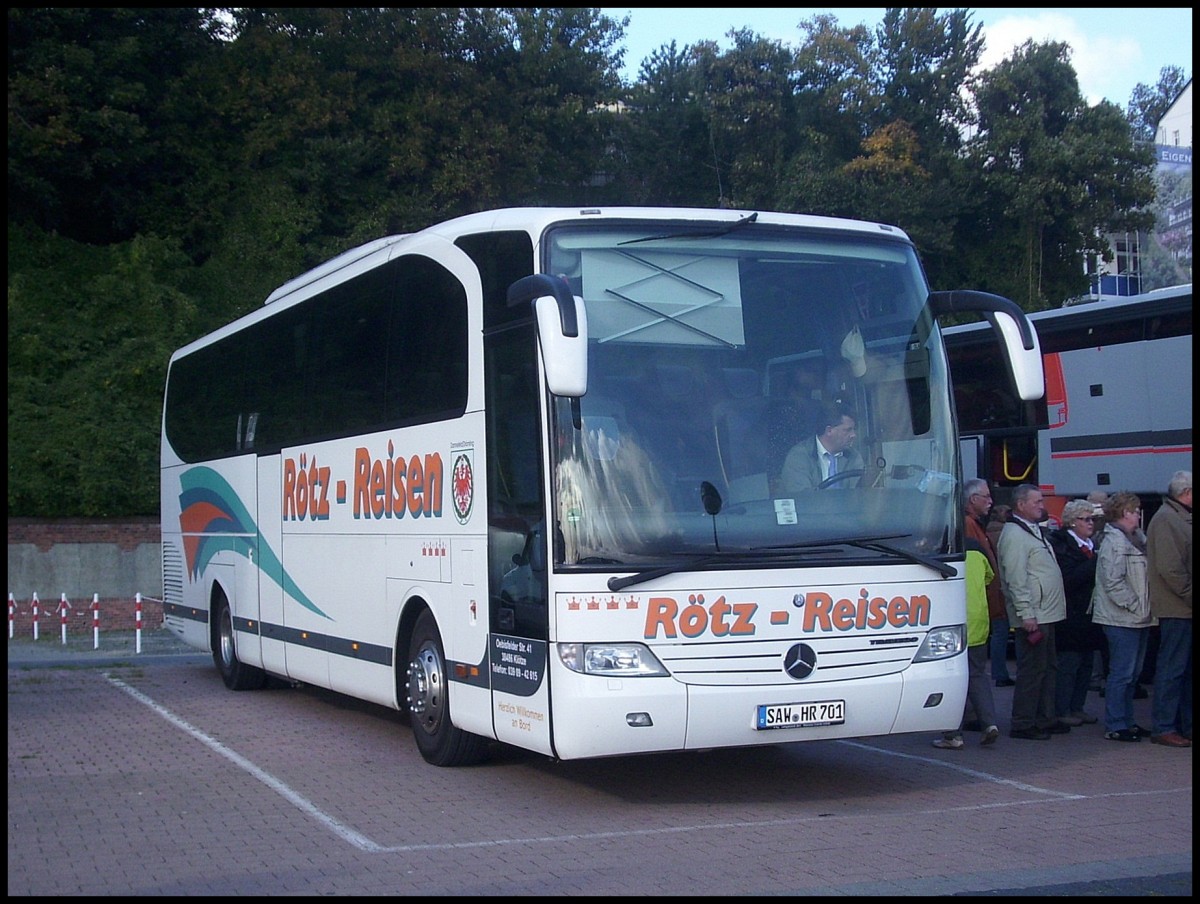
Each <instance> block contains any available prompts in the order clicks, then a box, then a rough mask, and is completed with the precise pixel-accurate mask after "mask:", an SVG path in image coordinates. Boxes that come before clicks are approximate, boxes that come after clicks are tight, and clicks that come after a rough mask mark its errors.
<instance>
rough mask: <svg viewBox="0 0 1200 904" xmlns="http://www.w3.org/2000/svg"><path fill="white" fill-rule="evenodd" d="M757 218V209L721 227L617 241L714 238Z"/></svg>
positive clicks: (632, 243)
mask: <svg viewBox="0 0 1200 904" xmlns="http://www.w3.org/2000/svg"><path fill="white" fill-rule="evenodd" d="M757 219H758V212H757V211H755V212H754V213H751V214H747V215H746V216H744V217H742V218H741V219H740V220H735V221H734V222H732V223H730V224H728V225H726V226H722V227H720V228H719V229H697V230H696V231H694V232H669V233H666V234H664V235H644V236H642V237H641V238H640V239H626V240H625V241H623V242H617V245H618V246H621V245H636V244H637V243H638V242H657V241H659V240H660V239H712V238H716V237H718V236H722V235H729V233H731V232H733V231H734V230H735V229H740V228H741V227H743V226H747V225H749V224H750V223H753V222H754V221H755V220H757Z"/></svg>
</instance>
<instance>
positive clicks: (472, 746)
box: [406, 609, 487, 766]
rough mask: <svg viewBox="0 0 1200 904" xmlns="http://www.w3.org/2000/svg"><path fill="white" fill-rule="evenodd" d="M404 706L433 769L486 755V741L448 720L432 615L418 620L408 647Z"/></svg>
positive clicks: (446, 684)
mask: <svg viewBox="0 0 1200 904" xmlns="http://www.w3.org/2000/svg"><path fill="white" fill-rule="evenodd" d="M408 650H409V654H408V676H407V682H406V687H407V706H408V716H409V720H410V721H411V723H412V730H413V737H414V738H415V739H416V742H417V749H418V750H420V751H421V756H423V757H424V758H425V761H426V762H427V763H429V764H431V765H433V766H469V765H471V764H473V763H478V762H479V761H480V760H482V759H483V758H484V755H485V754H486V752H487V748H486V745H487V740H486V739H485V738H482V737H480V736H479V735H476V734H471V733H470V732H467V731H463V730H462V729H461V728H458V727H456V726H455V725H453V724H452V723H451V721H450V683H449V681H448V680H447V674H446V654H445V651H444V648H443V647H442V636H441V633H440V632H439V631H438V627H437V621H436V620H435V619H434V617H433V613H432V612H430V611H429V610H428V609H426V610H425V611H424V612H422V613H421V615H420V617H418V618H417V624H416V626H415V627H414V628H413V633H412V640H411V641H410V642H409V646H408Z"/></svg>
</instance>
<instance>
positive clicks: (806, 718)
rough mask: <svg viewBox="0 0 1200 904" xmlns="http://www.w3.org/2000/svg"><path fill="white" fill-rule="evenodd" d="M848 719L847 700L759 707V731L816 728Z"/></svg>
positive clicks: (757, 727) (838, 723)
mask: <svg viewBox="0 0 1200 904" xmlns="http://www.w3.org/2000/svg"><path fill="white" fill-rule="evenodd" d="M845 721H846V701H845V700H820V701H818V702H816V703H771V704H765V703H764V704H763V705H762V706H760V707H759V708H758V720H757V721H756V722H755V725H754V727H755V728H756V729H757V730H758V731H766V730H768V729H771V728H816V727H817V726H819V725H841V724H843V723H844V722H845Z"/></svg>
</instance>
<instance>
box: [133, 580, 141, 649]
mask: <svg viewBox="0 0 1200 904" xmlns="http://www.w3.org/2000/svg"><path fill="white" fill-rule="evenodd" d="M133 617H134V621H135V623H136V624H137V644H136V646H135V648H134V652H135V653H140V652H142V595H141V594H140V593H139V594H137V596H135V597H134V603H133Z"/></svg>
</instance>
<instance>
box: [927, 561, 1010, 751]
mask: <svg viewBox="0 0 1200 904" xmlns="http://www.w3.org/2000/svg"><path fill="white" fill-rule="evenodd" d="M966 548H967V703H966V706H964V707H963V719H964V721H965V719H966V714H967V713H971V714H972V715H973V716H974V718H977V719H979V721H980V723H981V724H982V725H984V726H986V727H985V728H984V729H983V740H981V741H980V742H979V743H980V744H982V745H984V746H985V747H989V746H991V745H992V744H995V743H996V739H997V738H998V737H1000V729H999V728H998V727H997V726H996V703H995V700H993V698H992V679H991V677H990V676H989V675H988V662H989V656H988V634H989V633H990V630H991V616H990V615H989V614H988V600H987V587H988V584H990V583H991V582H992V579H993V578H994V577H995V572H994V571H993V570H992V563H991V561H990V559H989V557H988V554H987V552H986V551H985V550H984V548H983V546H982V544H980V542H979V541H978V540H976V539H974V538H971V537H968V538H967V541H966ZM933 746H934V747H937V748H939V749H941V750H961V749H962V747H963V725H962V723H961V722H960V723H959V727H958V729H957V730H956V731H947V732H944V733H943V734H942V736H941V737H940V738H938V739H936V740H935V741H934V742H933Z"/></svg>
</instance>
